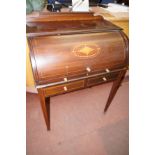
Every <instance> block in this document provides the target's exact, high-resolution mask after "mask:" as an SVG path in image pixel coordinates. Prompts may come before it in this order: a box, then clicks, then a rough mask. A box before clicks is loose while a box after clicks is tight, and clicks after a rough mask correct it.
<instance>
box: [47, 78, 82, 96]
mask: <svg viewBox="0 0 155 155" xmlns="http://www.w3.org/2000/svg"><path fill="white" fill-rule="evenodd" d="M81 88H84V80H80V81H76V82H71V83H68V84H62V85H58V86H52V87H47V88H45V89H44V93H45V96H46V97H47V96H52V95H58V94H62V93H66V92H70V91H73V90H77V89H81Z"/></svg>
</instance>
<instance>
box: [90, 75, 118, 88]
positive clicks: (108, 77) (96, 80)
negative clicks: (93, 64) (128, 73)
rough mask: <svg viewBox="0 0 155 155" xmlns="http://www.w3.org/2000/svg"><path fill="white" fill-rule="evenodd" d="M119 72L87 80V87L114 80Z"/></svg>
mask: <svg viewBox="0 0 155 155" xmlns="http://www.w3.org/2000/svg"><path fill="white" fill-rule="evenodd" d="M118 74H119V72H114V73H108V74H106V75H101V76H97V77H93V78H90V79H88V81H87V86H88V87H89V86H94V85H97V84H100V83H105V82H108V81H111V80H115V79H116V78H117V76H118Z"/></svg>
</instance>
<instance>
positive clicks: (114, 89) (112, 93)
mask: <svg viewBox="0 0 155 155" xmlns="http://www.w3.org/2000/svg"><path fill="white" fill-rule="evenodd" d="M125 73H126V70H124V71H121V72H120V73H119V75H118V77H117V79H116V80H115V81H114V82H113V85H112V88H111V91H110V95H109V97H108V100H107V103H106V106H105V108H104V112H106V111H107V110H108V108H109V106H110V104H111V102H112V100H113V98H114V96H115V94H116V92H117V90H118V88H119V86H120V84H121V82H122V80H123V78H124V76H125Z"/></svg>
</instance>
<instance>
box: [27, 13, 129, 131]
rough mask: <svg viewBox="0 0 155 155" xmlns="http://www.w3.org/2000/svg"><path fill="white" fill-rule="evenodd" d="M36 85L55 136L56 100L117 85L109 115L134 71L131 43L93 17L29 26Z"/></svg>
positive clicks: (47, 17)
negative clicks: (52, 105)
mask: <svg viewBox="0 0 155 155" xmlns="http://www.w3.org/2000/svg"><path fill="white" fill-rule="evenodd" d="M27 38H28V44H29V48H30V57H31V64H32V68H33V75H34V79H35V85H36V88H37V90H38V95H39V97H40V102H41V107H42V112H43V115H44V119H45V122H46V125H47V129H48V130H50V119H49V99H50V97H51V96H54V95H59V94H63V93H69V92H71V91H76V90H79V89H83V88H87V87H92V86H95V85H98V84H103V83H106V82H110V81H113V86H112V88H111V92H110V94H109V97H108V100H107V103H106V106H105V109H104V111H105V112H106V111H107V109H108V107H109V105H110V103H111V102H112V99H113V98H114V96H115V94H116V92H117V89H118V88H119V86H120V84H121V82H122V79H123V78H124V75H125V73H126V71H127V68H128V38H127V36H126V35H125V34H124V32H123V31H122V29H121V28H120V27H118V26H115V25H113V24H112V23H111V22H109V21H106V20H104V19H103V18H102V17H101V16H96V15H94V14H93V13H51V14H46V13H45V14H42V15H41V16H39V17H38V18H29V20H27Z"/></svg>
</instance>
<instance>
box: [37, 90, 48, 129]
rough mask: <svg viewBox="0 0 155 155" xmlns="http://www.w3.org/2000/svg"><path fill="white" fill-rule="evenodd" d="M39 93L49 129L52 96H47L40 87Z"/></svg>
mask: <svg viewBox="0 0 155 155" xmlns="http://www.w3.org/2000/svg"><path fill="white" fill-rule="evenodd" d="M38 94H39V97H40V103H41V108H42V112H43V116H44V119H45V122H46V126H47V130H50V103H49V102H50V98H49V97H48V98H45V96H44V92H43V91H42V89H38Z"/></svg>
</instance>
